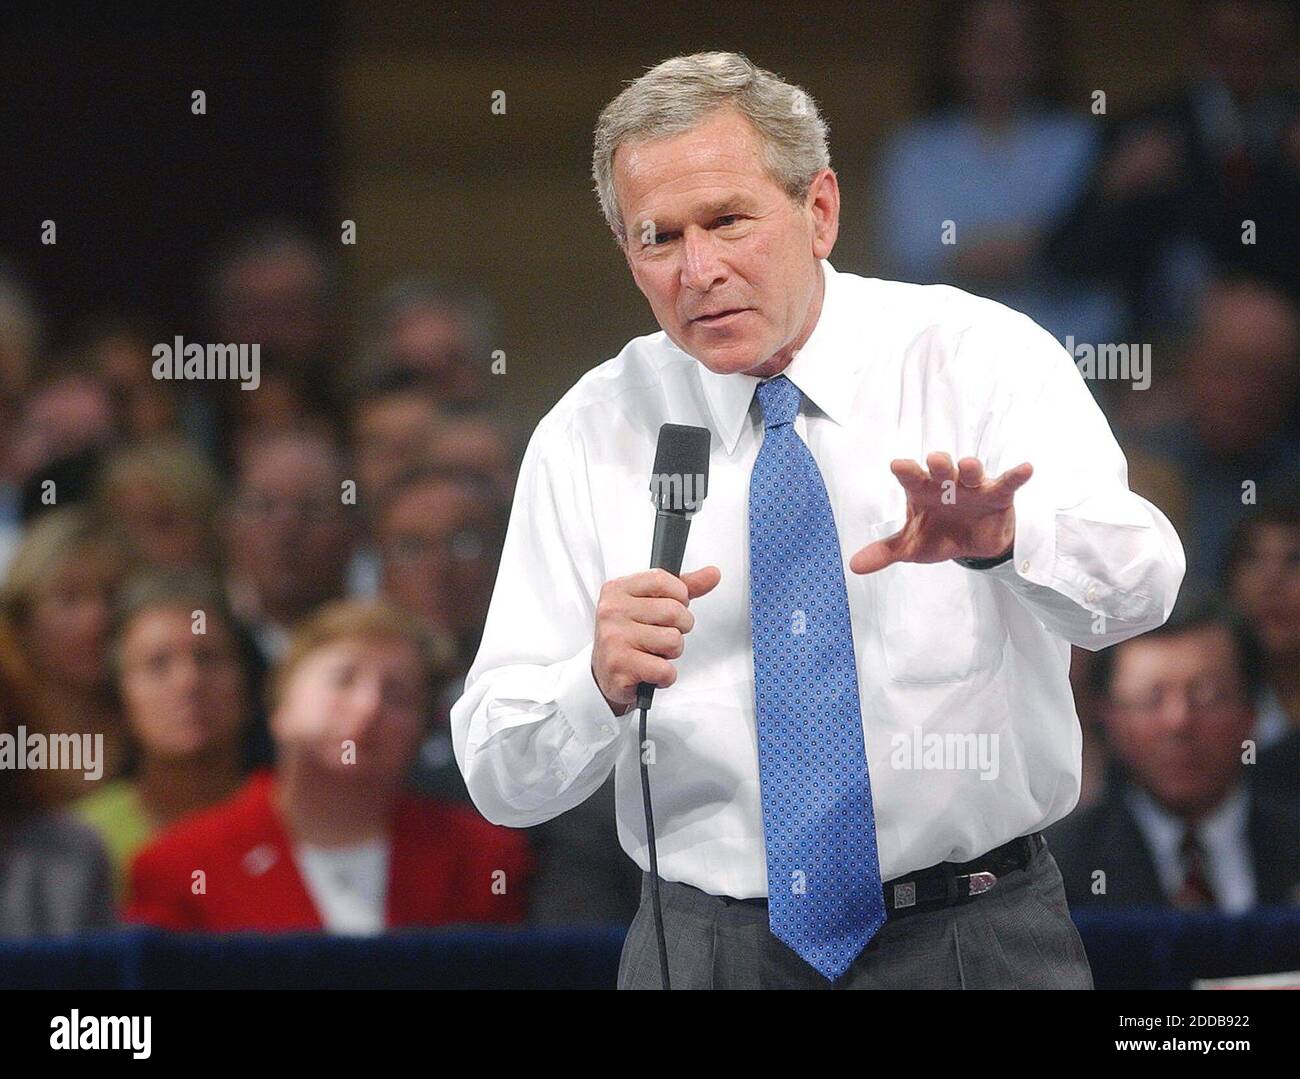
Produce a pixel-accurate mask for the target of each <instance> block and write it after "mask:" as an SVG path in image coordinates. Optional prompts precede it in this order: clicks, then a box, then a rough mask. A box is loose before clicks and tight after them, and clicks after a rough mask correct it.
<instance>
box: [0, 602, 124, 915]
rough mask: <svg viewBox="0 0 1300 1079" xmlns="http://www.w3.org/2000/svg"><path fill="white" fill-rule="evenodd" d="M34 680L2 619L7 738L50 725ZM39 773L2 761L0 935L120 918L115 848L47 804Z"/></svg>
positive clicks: (1, 691) (1, 714)
mask: <svg viewBox="0 0 1300 1079" xmlns="http://www.w3.org/2000/svg"><path fill="white" fill-rule="evenodd" d="M45 727H46V724H44V723H42V722H41V721H40V718H39V715H38V705H37V703H36V694H35V687H34V685H33V683H32V679H31V672H30V671H29V670H28V669H27V664H26V661H25V659H24V657H23V655H22V650H21V649H20V648H19V647H18V642H17V639H16V637H15V635H14V633H13V631H12V629H11V628H10V627H9V626H8V625H6V624H5V623H4V622H3V621H0V739H3V740H4V741H5V742H6V743H9V744H10V745H12V744H13V743H14V741H15V740H16V739H17V738H19V737H20V736H21V734H20V732H21V731H24V730H26V731H31V730H36V731H43V730H44V729H45ZM34 774H35V773H33V772H30V771H19V770H18V769H16V768H9V767H6V768H0V936H4V937H27V936H53V935H60V934H66V933H77V932H81V931H83V930H88V929H103V928H107V927H109V926H111V925H113V923H114V916H113V894H112V885H111V883H110V871H109V863H108V856H107V855H106V854H105V852H104V849H103V847H102V846H101V844H100V842H99V838H98V837H97V836H96V835H95V833H94V832H93V831H92V830H91V829H90V828H87V827H86V826H85V825H83V824H80V823H78V822H77V821H76V820H74V819H73V818H72V817H69V816H67V815H65V814H62V813H50V812H46V811H44V810H43V809H42V808H41V805H40V802H39V801H38V799H37V798H36V796H35V794H34V793H33V791H32V789H31V785H30V783H29V782H28V781H29V780H30V778H31V777H32V776H33V775H34Z"/></svg>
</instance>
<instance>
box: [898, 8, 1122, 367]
mask: <svg viewBox="0 0 1300 1079" xmlns="http://www.w3.org/2000/svg"><path fill="white" fill-rule="evenodd" d="M1043 16H1044V12H1043V9H1042V7H1041V5H1038V4H1032V3H1018V2H1013V0H974V2H965V3H950V4H948V5H946V6H945V10H944V12H943V13H942V14H941V15H940V17H939V18H936V19H935V20H934V21H933V26H934V27H935V28H936V33H937V35H938V42H937V44H936V47H935V48H934V49H933V50H932V51H931V56H932V57H933V61H934V71H935V74H936V77H937V78H936V81H937V82H938V86H937V88H936V90H935V92H934V93H933V98H934V101H933V105H934V106H935V107H936V109H937V111H936V112H935V113H934V114H932V115H930V116H927V117H925V118H923V119H920V120H916V121H914V122H912V123H910V124H908V125H907V126H906V127H904V128H903V129H902V130H901V131H900V132H899V133H898V134H897V135H895V136H894V137H893V138H892V139H891V140H890V143H889V145H888V146H887V148H886V150H885V153H884V157H883V160H882V164H881V180H880V191H879V195H878V207H879V215H880V220H879V223H878V227H877V229H876V233H877V243H878V248H879V250H880V253H881V256H882V262H883V265H884V270H885V273H886V275H887V276H890V277H896V278H898V279H900V280H906V281H915V282H919V283H922V284H931V283H935V282H938V283H942V284H949V285H956V286H957V287H959V288H963V289H968V290H969V291H971V292H974V293H977V294H979V295H981V296H989V297H991V298H993V299H995V300H1000V301H1001V302H1003V303H1006V304H1009V305H1010V306H1012V307H1014V308H1015V309H1016V310H1017V311H1023V312H1024V313H1025V314H1027V315H1029V316H1030V317H1031V318H1033V319H1034V321H1036V322H1038V323H1039V324H1040V325H1042V326H1043V327H1044V328H1045V329H1047V330H1048V331H1049V332H1050V333H1052V334H1054V335H1055V336H1056V337H1057V338H1058V339H1061V340H1064V339H1065V337H1066V336H1067V335H1072V336H1073V337H1074V338H1075V339H1076V340H1079V341H1086V342H1096V341H1104V340H1111V339H1112V337H1113V334H1114V333H1115V332H1116V331H1117V330H1118V329H1119V319H1120V316H1121V310H1120V308H1119V306H1118V304H1117V303H1116V300H1115V298H1114V297H1112V296H1110V295H1109V294H1108V293H1107V292H1106V290H1105V289H1104V288H1098V287H1096V286H1093V285H1080V284H1078V283H1075V282H1072V281H1068V280H1066V279H1064V278H1063V277H1062V276H1061V275H1059V274H1057V273H1054V272H1053V270H1052V269H1051V267H1050V266H1049V264H1048V261H1047V259H1046V256H1045V248H1044V244H1045V239H1046V237H1047V236H1048V235H1049V234H1050V232H1051V230H1052V229H1053V228H1054V227H1055V226H1056V224H1057V223H1058V220H1059V219H1060V217H1061V216H1062V215H1063V214H1064V213H1065V211H1066V210H1067V209H1068V208H1069V207H1070V205H1071V204H1072V203H1073V201H1074V199H1075V197H1076V196H1077V195H1078V193H1079V190H1080V188H1081V187H1082V184H1083V183H1084V182H1085V181H1086V178H1087V175H1088V170H1089V169H1090V167H1091V165H1092V161H1093V157H1094V155H1095V153H1096V149H1097V142H1098V138H1097V134H1096V133H1097V130H1098V124H1097V122H1096V120H1095V118H1093V117H1092V116H1090V115H1089V114H1088V113H1087V112H1086V111H1084V110H1083V109H1075V110H1067V109H1064V108H1062V107H1060V106H1059V105H1057V104H1054V103H1053V102H1052V101H1051V97H1052V96H1053V94H1052V88H1053V72H1052V65H1053V64H1054V63H1059V59H1058V55H1057V53H1058V50H1054V49H1053V47H1052V43H1051V42H1050V41H1049V40H1048V35H1047V32H1046V29H1045V20H1044V18H1043Z"/></svg>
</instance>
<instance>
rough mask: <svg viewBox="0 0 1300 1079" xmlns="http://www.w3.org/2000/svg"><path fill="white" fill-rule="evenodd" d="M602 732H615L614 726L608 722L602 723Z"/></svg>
mask: <svg viewBox="0 0 1300 1079" xmlns="http://www.w3.org/2000/svg"><path fill="white" fill-rule="evenodd" d="M600 733H601V734H604V735H611V734H613V733H614V728H613V727H611V726H610V725H609V724H608V723H602V724H601V725H600Z"/></svg>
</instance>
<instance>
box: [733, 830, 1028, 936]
mask: <svg viewBox="0 0 1300 1079" xmlns="http://www.w3.org/2000/svg"><path fill="white" fill-rule="evenodd" d="M1045 846H1047V840H1046V839H1044V838H1043V833H1042V832H1034V833H1033V834H1032V835H1022V836H1020V837H1019V838H1018V839H1013V840H1011V842H1010V843H1003V844H1002V846H1000V847H994V848H993V849H992V850H991V851H988V852H986V853H985V854H981V855H980V856H979V857H978V858H973V859H971V860H970V861H969V862H940V863H939V864H938V865H932V866H930V868H929V869H918V870H917V871H916V872H915V873H908V874H906V875H905V876H902V877H895V878H894V879H893V880H887V881H885V885H884V891H885V910H886V911H887V913H888V915H889V917H891V918H904V917H906V916H907V915H909V914H920V913H922V912H923V911H927V910H939V909H940V908H942V907H950V906H954V905H956V904H958V903H968V902H970V901H971V900H972V899H975V898H976V897H978V896H981V895H983V894H984V893H985V892H987V891H988V890H989V889H990V888H992V887H993V886H994V885H995V884H997V882H998V878H999V877H1001V876H1005V875H1006V874H1007V873H1011V872H1013V871H1014V870H1017V869H1024V868H1025V866H1027V865H1028V864H1029V863H1030V862H1031V861H1032V860H1033V858H1034V855H1036V854H1037V853H1038V852H1039V851H1040V850H1042V849H1043V848H1044V847H1045ZM729 902H732V903H746V904H750V905H754V906H762V907H766V906H767V900H766V899H732V900H729Z"/></svg>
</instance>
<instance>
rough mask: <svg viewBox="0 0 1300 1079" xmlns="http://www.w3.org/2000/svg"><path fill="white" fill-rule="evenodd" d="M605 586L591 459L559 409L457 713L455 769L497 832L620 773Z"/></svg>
mask: <svg viewBox="0 0 1300 1079" xmlns="http://www.w3.org/2000/svg"><path fill="white" fill-rule="evenodd" d="M602 584H603V572H602V560H601V557H600V551H599V548H598V540H597V533H596V528H595V523H594V518H593V514H592V505H591V491H590V486H589V483H588V473H587V468H586V461H585V458H584V455H583V454H582V453H581V452H580V451H579V450H578V449H577V448H576V447H575V445H574V441H573V439H572V436H571V433H570V430H569V428H568V426H567V425H566V423H565V422H564V420H563V419H562V418H561V417H558V416H556V415H555V414H554V413H552V414H551V415H548V416H547V417H546V418H544V419H543V420H542V422H541V423H539V424H538V426H537V429H536V430H535V431H534V432H533V435H532V438H531V439H530V440H529V443H528V448H527V450H526V452H525V454H524V460H523V463H522V464H521V466H520V471H519V479H518V483H517V485H516V489H515V501H514V505H513V507H512V509H511V513H510V521H509V524H508V527H507V530H506V538H505V544H504V547H503V550H502V556H501V564H500V568H499V569H498V572H497V580H496V586H495V588H494V590H493V594H492V602H491V604H490V606H489V609H488V615H487V621H486V624H485V627H484V631H483V638H482V642H481V644H480V646H479V651H478V655H477V656H476V657H475V660H474V664H473V666H472V667H471V668H470V670H469V674H468V676H467V677H466V680H465V691H464V694H463V695H462V696H461V698H460V699H459V700H458V701H457V702H456V704H455V705H454V706H453V707H452V710H451V728H452V744H453V747H454V749H455V753H456V761H457V764H458V765H459V766H460V770H461V772H462V774H463V775H464V777H465V783H466V786H467V787H468V789H469V793H470V797H471V798H472V799H473V801H474V804H475V806H477V807H478V810H479V812H481V813H482V814H483V815H484V816H485V817H486V818H487V819H488V820H490V821H492V822H493V823H494V824H504V825H509V826H513V827H528V826H530V825H534V824H539V823H541V822H542V821H546V820H549V819H551V818H552V817H555V816H558V815H559V814H560V813H562V812H564V811H565V810H567V809H571V808H573V807H574V806H576V805H578V804H579V803H581V802H582V801H584V800H585V799H586V798H587V797H588V796H589V795H590V794H592V793H593V792H594V791H595V790H596V789H597V788H598V787H599V786H600V785H601V783H603V782H604V780H605V779H606V777H608V775H609V773H610V770H611V769H612V768H613V766H614V760H615V757H616V756H617V754H618V750H619V746H620V743H621V736H623V735H624V734H625V733H626V731H627V726H628V720H627V718H626V716H615V715H614V713H613V711H612V710H611V709H610V707H609V704H608V703H607V702H606V700H605V698H604V696H603V695H602V694H601V692H600V689H599V687H598V686H597V685H596V682H595V679H594V677H593V676H592V672H591V652H592V639H593V633H594V625H595V604H596V598H597V596H598V595H599V593H600V588H601V585H602Z"/></svg>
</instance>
